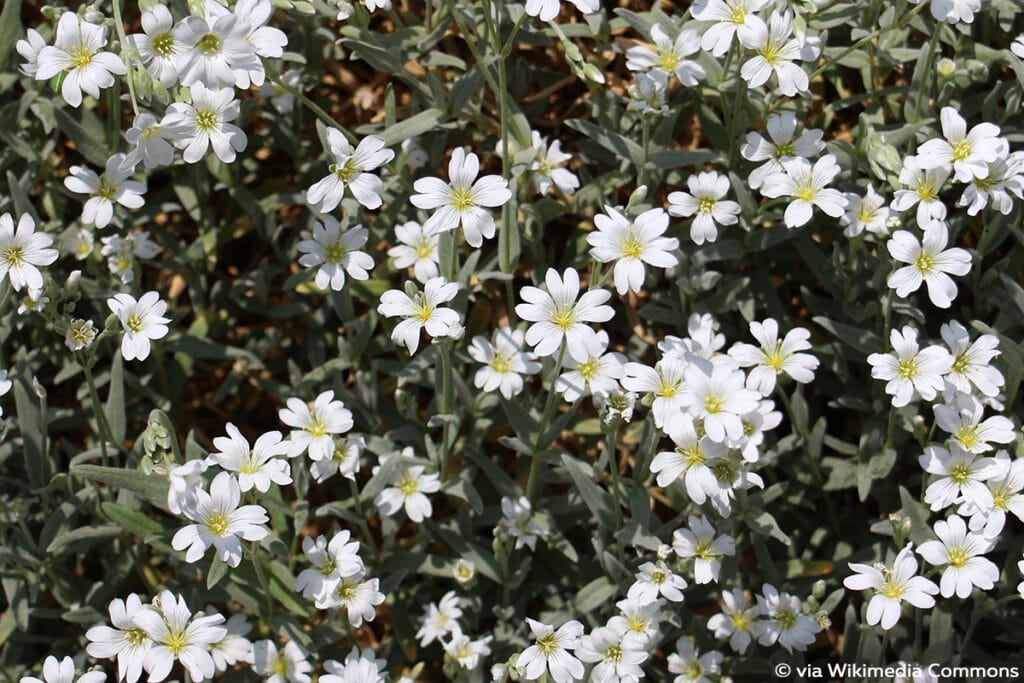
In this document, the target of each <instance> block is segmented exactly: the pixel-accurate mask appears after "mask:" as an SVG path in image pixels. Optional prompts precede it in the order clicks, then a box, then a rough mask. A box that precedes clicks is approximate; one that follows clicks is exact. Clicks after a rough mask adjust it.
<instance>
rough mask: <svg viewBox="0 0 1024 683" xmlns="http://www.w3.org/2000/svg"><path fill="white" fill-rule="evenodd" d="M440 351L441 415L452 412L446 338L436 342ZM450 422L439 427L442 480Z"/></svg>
mask: <svg viewBox="0 0 1024 683" xmlns="http://www.w3.org/2000/svg"><path fill="white" fill-rule="evenodd" d="M438 347H439V348H440V351H441V396H440V402H439V405H440V412H441V414H442V415H451V414H452V413H453V412H454V409H455V408H454V405H453V404H454V401H453V399H454V396H453V393H452V350H451V347H450V345H449V341H448V340H447V339H442V340H441V341H439V342H438ZM451 430H452V423H451V422H447V421H446V422H445V423H444V425H443V426H442V428H441V453H440V463H439V468H438V469H439V472H438V474H440V476H441V481H442V482H444V480H445V476H446V474H447V471H448V455H449V453H448V449H449V448H450V444H451Z"/></svg>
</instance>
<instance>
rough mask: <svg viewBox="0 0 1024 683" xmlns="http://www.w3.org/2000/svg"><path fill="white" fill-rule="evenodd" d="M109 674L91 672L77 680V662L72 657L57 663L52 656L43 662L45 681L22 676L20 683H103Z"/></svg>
mask: <svg viewBox="0 0 1024 683" xmlns="http://www.w3.org/2000/svg"><path fill="white" fill-rule="evenodd" d="M106 680H107V674H105V673H103V672H102V671H90V672H89V673H84V674H82V675H81V676H79V677H78V678H77V679H76V678H75V662H74V660H73V659H71V657H65V658H64V659H62V660H60V661H57V658H56V657H54V656H53V655H50V656H49V657H47V658H46V661H44V662H43V680H39V679H38V678H36V677H35V676H22V677H21V679H20V680H19V683H44V681H45V683H103V682H104V681H106Z"/></svg>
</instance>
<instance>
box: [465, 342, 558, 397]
mask: <svg viewBox="0 0 1024 683" xmlns="http://www.w3.org/2000/svg"><path fill="white" fill-rule="evenodd" d="M525 336H526V335H525V334H524V333H523V331H522V330H513V329H511V328H509V327H507V326H505V327H499V328H498V329H497V330H495V331H494V337H493V342H491V341H488V339H487V337H484V336H482V335H477V336H475V337H473V341H472V342H471V343H470V346H469V355H470V356H472V357H473V360H475V361H476V362H477V363H481V364H482V365H483V367H481V368H480V369H479V370H477V371H476V375H474V377H473V384H474V385H475V386H476V387H477V388H478V389H483V390H484V391H487V392H490V391H494V390H495V389H497V390H499V391H500V392H501V395H502V396H504V397H505V398H507V399H511V398H512V397H513V396H516V395H518V394H519V392H521V391H522V390H523V375H535V374H537V373H538V372H540V370H541V364H540V363H538V362H537V361H535V360H533V354H531V353H529V352H526V351H523V342H524V341H525Z"/></svg>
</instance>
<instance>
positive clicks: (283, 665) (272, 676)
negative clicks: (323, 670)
mask: <svg viewBox="0 0 1024 683" xmlns="http://www.w3.org/2000/svg"><path fill="white" fill-rule="evenodd" d="M308 655H309V653H308V652H306V651H305V650H303V649H302V648H301V647H299V644H298V643H296V642H295V641H294V640H289V641H288V642H287V643H285V646H284V648H283V649H281V650H280V651H278V649H277V645H276V644H275V643H274V641H272V640H258V641H256V642H255V643H253V644H252V670H253V671H255V672H256V673H258V674H259V675H261V676H264V677H266V678H265V681H266V683H309V681H310V676H309V672H310V671H312V670H313V666H312V665H311V664H310V663H309V661H308V660H307V659H306V658H307V656H308Z"/></svg>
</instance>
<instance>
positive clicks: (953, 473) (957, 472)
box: [949, 463, 971, 486]
mask: <svg viewBox="0 0 1024 683" xmlns="http://www.w3.org/2000/svg"><path fill="white" fill-rule="evenodd" d="M949 478H950V479H952V480H953V483H954V484H956V485H957V486H963V485H964V484H966V483H967V482H969V481H970V480H971V468H970V466H969V465H967V464H966V463H959V464H957V465H953V467H952V468H950V470H949Z"/></svg>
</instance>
